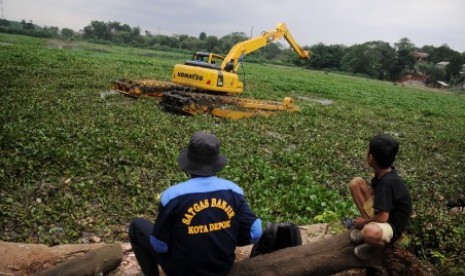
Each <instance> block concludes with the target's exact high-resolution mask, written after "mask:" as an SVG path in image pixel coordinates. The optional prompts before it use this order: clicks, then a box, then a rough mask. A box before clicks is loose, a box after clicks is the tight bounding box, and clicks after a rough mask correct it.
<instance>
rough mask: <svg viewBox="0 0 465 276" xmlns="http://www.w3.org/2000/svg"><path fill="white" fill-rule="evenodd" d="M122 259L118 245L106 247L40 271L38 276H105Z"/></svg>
mask: <svg viewBox="0 0 465 276" xmlns="http://www.w3.org/2000/svg"><path fill="white" fill-rule="evenodd" d="M122 257H123V252H122V250H121V246H120V245H119V244H113V245H108V246H104V247H101V248H99V249H96V250H93V251H89V252H87V253H85V254H84V255H82V256H79V257H75V258H73V259H71V260H69V261H67V262H64V263H61V264H59V265H57V266H54V267H52V268H50V269H47V270H45V271H42V272H41V273H40V274H39V275H40V276H58V275H67V276H72V275H76V276H78V275H79V276H86V275H89V276H92V275H97V274H99V273H103V274H106V273H108V272H110V271H112V270H114V269H116V268H117V267H118V266H119V264H120V263H121V259H122Z"/></svg>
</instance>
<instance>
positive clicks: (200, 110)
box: [114, 79, 299, 119]
mask: <svg viewBox="0 0 465 276" xmlns="http://www.w3.org/2000/svg"><path fill="white" fill-rule="evenodd" d="M114 90H116V91H117V92H120V93H122V94H125V95H128V96H131V97H140V96H149V97H155V98H159V99H161V101H160V105H161V106H163V107H164V109H165V110H167V111H169V112H174V113H182V114H189V115H200V114H207V113H209V114H212V115H214V116H217V117H223V118H230V119H242V118H248V117H253V116H265V117H268V116H270V115H271V114H273V113H274V112H276V111H289V112H296V111H299V108H298V107H297V106H295V105H294V103H293V100H292V99H291V98H289V97H286V98H284V100H283V102H278V101H264V100H255V99H247V98H242V97H238V96H231V95H228V94H225V95H217V94H211V92H209V91H205V90H199V89H195V88H191V87H187V86H182V85H179V84H175V83H171V82H164V81H158V80H125V79H121V80H117V81H115V82H114Z"/></svg>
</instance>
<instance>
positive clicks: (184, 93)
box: [114, 23, 310, 119]
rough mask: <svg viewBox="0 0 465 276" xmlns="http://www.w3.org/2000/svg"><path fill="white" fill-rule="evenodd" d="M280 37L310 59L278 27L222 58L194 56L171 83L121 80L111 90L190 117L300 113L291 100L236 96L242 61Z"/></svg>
mask: <svg viewBox="0 0 465 276" xmlns="http://www.w3.org/2000/svg"><path fill="white" fill-rule="evenodd" d="M282 37H284V38H285V39H286V40H287V42H288V43H289V44H290V45H291V47H292V48H293V49H294V50H295V51H296V52H297V54H298V55H299V56H300V57H301V58H304V59H308V58H310V53H309V52H308V51H306V50H304V49H303V48H301V47H300V46H299V45H298V44H297V42H296V41H295V40H294V38H293V37H292V35H291V34H290V33H289V30H288V29H287V27H286V24H284V23H279V24H278V25H277V26H276V28H275V29H274V30H273V31H269V32H263V33H262V34H261V35H259V36H257V37H254V38H251V39H248V40H245V41H242V42H239V43H237V44H235V45H234V46H233V47H232V48H231V50H230V51H229V53H228V54H227V55H226V56H224V57H223V56H221V55H217V54H213V53H206V52H197V53H195V54H194V55H193V57H192V59H191V60H188V61H186V62H185V63H184V64H176V65H175V66H174V71H173V79H172V82H162V81H157V80H136V81H131V80H124V79H122V80H117V81H115V85H114V89H115V90H116V91H118V92H121V93H124V94H127V95H129V96H142V95H146V96H154V97H161V98H162V100H161V102H160V103H161V105H162V106H164V107H165V109H167V110H169V111H174V112H181V113H186V114H192V115H194V114H204V113H210V114H212V115H215V116H219V117H226V118H231V119H241V118H245V117H252V116H256V115H264V116H268V115H270V114H272V113H273V112H274V111H279V110H284V111H290V112H295V111H298V110H299V109H298V107H297V106H295V105H294V102H293V99H292V98H290V97H285V98H284V100H283V101H282V102H276V101H263V100H255V99H247V98H243V97H239V96H238V94H241V93H242V92H243V90H244V84H243V82H242V81H241V80H240V79H239V76H238V73H237V72H238V70H239V67H240V65H241V62H242V59H243V58H244V57H245V56H246V55H247V54H250V53H252V52H254V51H256V50H258V49H260V48H262V47H264V46H266V45H268V44H269V43H271V42H273V41H276V40H278V39H280V38H282Z"/></svg>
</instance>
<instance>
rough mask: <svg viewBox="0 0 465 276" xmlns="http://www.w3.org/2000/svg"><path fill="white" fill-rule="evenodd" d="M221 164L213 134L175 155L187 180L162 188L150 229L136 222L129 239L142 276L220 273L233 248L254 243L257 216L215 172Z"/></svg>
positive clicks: (231, 184)
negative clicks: (185, 173) (187, 177)
mask: <svg viewBox="0 0 465 276" xmlns="http://www.w3.org/2000/svg"><path fill="white" fill-rule="evenodd" d="M226 163H227V160H226V158H225V157H223V156H222V155H221V154H220V141H219V140H218V138H217V137H216V136H215V135H214V134H209V133H205V132H201V131H199V132H196V133H194V135H193V136H192V138H191V140H190V142H189V145H188V147H187V148H186V149H184V150H182V151H181V152H180V154H179V156H178V164H179V166H180V168H181V169H182V170H183V171H185V172H187V173H188V174H189V175H190V179H189V180H187V181H185V182H182V183H179V184H176V185H174V186H171V187H169V188H168V189H166V190H165V191H164V192H163V193H162V195H161V200H160V205H159V209H158V217H157V219H156V221H155V225H153V224H152V223H151V222H149V221H147V220H145V219H142V218H137V219H135V220H134V221H132V222H131V224H130V226H129V237H130V240H131V245H132V248H133V250H134V253H135V255H136V258H137V261H138V263H139V265H140V267H141V269H142V272H143V273H144V274H145V275H147V276H148V275H158V273H159V272H158V265H160V266H161V267H162V269H163V271H164V272H165V273H166V274H167V275H226V274H228V272H229V271H230V269H231V268H232V265H233V263H234V259H235V254H234V250H235V248H236V246H244V245H247V244H250V243H256V242H258V240H259V239H260V236H261V235H262V225H261V221H260V219H259V218H257V217H256V215H255V214H254V213H253V212H252V210H251V209H250V206H249V204H248V203H247V201H246V199H245V196H244V192H243V190H242V189H241V188H240V187H239V186H238V185H237V184H235V183H234V182H232V181H229V180H226V179H223V178H219V177H217V176H216V174H217V173H218V172H219V171H220V170H221V169H223V168H224V166H225V165H226Z"/></svg>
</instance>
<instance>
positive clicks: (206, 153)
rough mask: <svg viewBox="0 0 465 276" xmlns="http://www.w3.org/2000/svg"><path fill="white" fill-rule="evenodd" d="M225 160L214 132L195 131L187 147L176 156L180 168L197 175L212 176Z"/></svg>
mask: <svg viewBox="0 0 465 276" xmlns="http://www.w3.org/2000/svg"><path fill="white" fill-rule="evenodd" d="M226 163H227V160H226V158H225V157H224V156H222V155H221V154H220V141H219V140H218V138H217V137H216V136H215V135H214V134H210V133H205V132H203V131H197V132H196V133H194V135H192V138H191V140H190V141H189V145H188V146H187V148H185V149H183V150H182V151H181V152H180V153H179V156H178V164H179V167H181V169H182V170H184V171H186V172H188V173H190V174H193V175H198V176H212V175H215V174H216V173H217V172H219V171H220V170H221V169H223V168H224V166H225V165H226Z"/></svg>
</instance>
